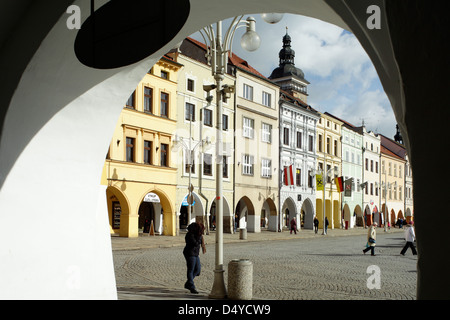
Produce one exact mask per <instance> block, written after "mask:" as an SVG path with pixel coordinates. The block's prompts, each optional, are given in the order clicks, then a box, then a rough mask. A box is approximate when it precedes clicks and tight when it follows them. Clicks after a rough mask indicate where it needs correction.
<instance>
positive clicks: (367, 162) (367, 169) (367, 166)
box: [366, 158, 369, 171]
mask: <svg viewBox="0 0 450 320" xmlns="http://www.w3.org/2000/svg"><path fill="white" fill-rule="evenodd" d="M366 171H369V159H367V158H366Z"/></svg>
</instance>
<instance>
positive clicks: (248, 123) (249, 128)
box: [243, 117, 255, 139]
mask: <svg viewBox="0 0 450 320" xmlns="http://www.w3.org/2000/svg"><path fill="white" fill-rule="evenodd" d="M254 128H255V120H253V119H250V118H245V117H244V125H243V136H244V137H246V138H250V139H253V134H254Z"/></svg>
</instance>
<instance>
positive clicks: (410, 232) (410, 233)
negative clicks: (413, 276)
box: [400, 221, 417, 256]
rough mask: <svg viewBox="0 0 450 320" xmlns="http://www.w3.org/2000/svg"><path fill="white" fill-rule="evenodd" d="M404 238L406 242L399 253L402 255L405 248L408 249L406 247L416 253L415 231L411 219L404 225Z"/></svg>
mask: <svg viewBox="0 0 450 320" xmlns="http://www.w3.org/2000/svg"><path fill="white" fill-rule="evenodd" d="M405 240H406V244H405V246H404V247H403V249H402V251H401V252H400V254H401V255H402V256H404V255H405V252H406V250H408V248H411V251H412V254H413V255H416V254H417V250H416V247H415V246H414V240H416V233H415V232H414V228H413V222H412V221H410V222H409V223H408V224H407V225H406V226H405Z"/></svg>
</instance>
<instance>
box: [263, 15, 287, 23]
mask: <svg viewBox="0 0 450 320" xmlns="http://www.w3.org/2000/svg"><path fill="white" fill-rule="evenodd" d="M283 16H284V14H283V13H262V14H261V18H262V19H263V20H264V21H265V22H267V23H270V24H275V23H278V22H280V21H281V19H283Z"/></svg>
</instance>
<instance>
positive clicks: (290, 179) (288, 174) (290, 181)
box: [284, 165, 294, 186]
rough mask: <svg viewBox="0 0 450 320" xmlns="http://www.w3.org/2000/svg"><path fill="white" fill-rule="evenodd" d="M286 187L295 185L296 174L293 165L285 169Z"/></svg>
mask: <svg viewBox="0 0 450 320" xmlns="http://www.w3.org/2000/svg"><path fill="white" fill-rule="evenodd" d="M284 185H286V186H293V185H294V173H293V171H292V165H290V166H289V167H284Z"/></svg>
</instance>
